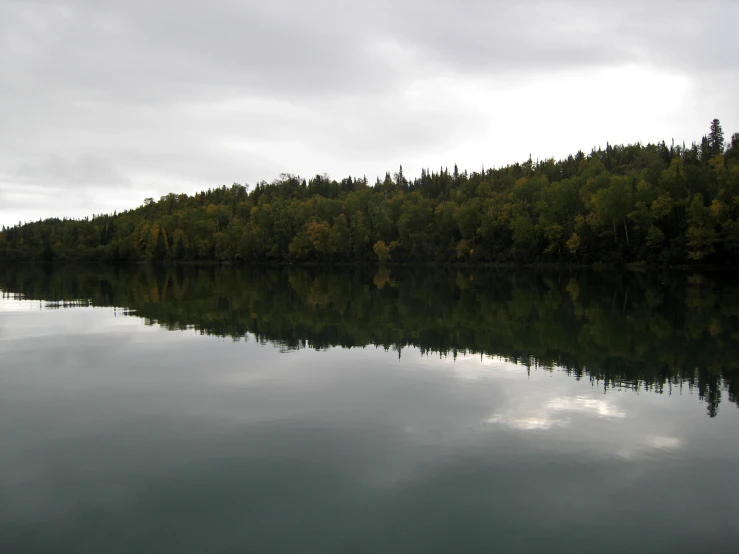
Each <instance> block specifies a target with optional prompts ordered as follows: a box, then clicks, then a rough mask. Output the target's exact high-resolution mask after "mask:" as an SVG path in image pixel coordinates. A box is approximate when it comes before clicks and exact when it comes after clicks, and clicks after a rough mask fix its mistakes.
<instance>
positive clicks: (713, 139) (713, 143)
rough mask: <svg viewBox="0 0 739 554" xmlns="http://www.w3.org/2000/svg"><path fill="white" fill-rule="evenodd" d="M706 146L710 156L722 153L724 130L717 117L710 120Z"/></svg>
mask: <svg viewBox="0 0 739 554" xmlns="http://www.w3.org/2000/svg"><path fill="white" fill-rule="evenodd" d="M708 146H709V148H710V151H711V156H719V155H721V154H723V153H724V131H723V130H722V129H721V122H720V121H719V120H718V119H714V120H713V121H711V132H710V133H709V134H708Z"/></svg>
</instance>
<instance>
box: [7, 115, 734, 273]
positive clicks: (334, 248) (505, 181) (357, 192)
mask: <svg viewBox="0 0 739 554" xmlns="http://www.w3.org/2000/svg"><path fill="white" fill-rule="evenodd" d="M738 251H739V133H735V134H734V135H733V136H732V137H731V139H730V140H729V141H728V145H727V144H726V141H725V140H724V134H723V131H722V129H721V124H720V122H719V120H717V119H716V120H713V122H711V126H710V132H709V134H708V135H706V136H704V137H703V138H702V140H701V141H700V142H699V143H693V144H692V146H690V147H686V146H685V145H684V144H683V145H675V144H674V143H673V144H671V145H669V146H668V145H667V144H666V143H664V142H662V143H659V144H647V145H642V144H632V145H628V146H612V145H610V144H608V145H607V146H606V147H605V149H603V148H600V149H597V150H595V149H594V150H593V151H592V152H591V153H590V154H589V155H585V154H584V153H583V152H582V151H581V152H578V153H577V154H575V155H574V156H572V155H570V156H568V157H567V158H566V159H564V160H560V161H555V160H554V159H548V160H543V161H533V160H531V159H529V160H528V161H526V162H525V163H516V164H514V165H508V166H505V167H502V168H499V169H485V168H482V169H481V170H480V171H479V172H477V171H475V172H472V173H468V172H467V171H464V172H460V171H459V170H458V169H457V167H456V166H455V167H454V168H453V170H452V171H449V170H448V169H447V168H440V169H439V170H422V171H421V175H420V176H419V177H415V178H412V179H411V178H408V177H407V176H406V175H405V174H404V173H403V168H402V167H401V168H400V169H399V170H398V171H397V172H396V173H394V174H393V175H390V174H389V173H388V174H386V175H385V178H384V180H380V179H377V182H376V183H375V184H374V186H371V185H370V184H369V182H368V180H367V179H366V178H352V177H347V178H345V179H342V180H340V181H336V180H333V179H331V178H329V177H328V176H327V175H323V176H321V175H317V176H315V177H313V178H311V179H308V180H307V181H306V180H305V179H302V178H300V177H297V176H294V175H287V174H283V175H281V176H280V178H279V179H277V180H275V181H274V182H272V183H266V182H260V183H258V184H256V186H254V187H250V186H243V185H240V184H237V183H234V184H233V185H232V186H230V187H226V186H224V187H221V188H216V189H211V190H208V191H205V192H201V193H197V194H195V195H193V196H188V195H185V194H179V195H177V194H168V195H166V196H163V197H162V198H160V199H159V200H158V201H155V200H154V199H151V198H148V199H146V200H145V201H144V204H143V205H142V206H141V207H139V208H137V209H134V210H130V211H125V212H122V213H116V214H112V215H97V216H93V217H92V218H85V219H83V220H73V219H47V220H44V221H38V222H34V223H26V224H22V223H19V224H18V225H16V226H14V227H10V228H6V227H3V229H2V232H0V260H6V261H12V260H43V261H52V260H63V261H138V260H151V261H156V262H166V261H197V260H203V261H228V262H237V261H240V262H334V263H335V262H351V263H362V262H377V261H379V262H380V263H386V262H391V263H392V262H437V263H454V262H463V263H485V262H536V263H539V262H553V263H558V262H565V263H595V262H603V263H615V264H622V263H634V262H649V263H659V264H686V263H716V264H726V263H730V261H731V260H732V259H733V256H734V254H736V253H737V252H738Z"/></svg>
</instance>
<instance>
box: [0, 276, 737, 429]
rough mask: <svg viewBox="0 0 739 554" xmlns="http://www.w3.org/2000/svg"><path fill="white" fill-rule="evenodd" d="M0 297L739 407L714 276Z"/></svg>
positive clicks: (227, 285) (199, 287) (112, 289)
mask: <svg viewBox="0 0 739 554" xmlns="http://www.w3.org/2000/svg"><path fill="white" fill-rule="evenodd" d="M0 290H2V291H4V292H3V296H4V297H6V298H18V299H25V300H39V301H43V302H44V307H45V308H46V309H54V308H60V309H62V308H65V307H76V306H95V307H103V306H112V307H115V308H116V314H117V316H131V317H138V318H143V319H144V321H145V322H146V323H147V324H148V325H154V324H156V325H160V326H162V327H163V328H165V329H168V330H171V331H181V330H190V331H195V332H198V333H200V334H204V335H213V336H219V337H231V338H232V339H233V340H257V341H259V342H261V343H264V344H267V343H271V344H274V345H275V346H277V347H279V348H281V349H283V350H284V351H291V350H295V349H301V348H315V349H324V348H330V347H334V346H341V347H345V348H354V347H359V348H364V347H367V346H376V347H379V348H384V349H386V350H393V351H395V355H397V356H401V355H409V354H406V353H405V352H404V349H405V348H406V347H416V348H418V349H419V350H420V351H421V352H422V353H424V354H426V355H442V356H449V357H450V358H451V357H456V356H458V355H464V354H468V355H470V354H471V355H487V356H499V357H502V358H504V359H506V360H509V361H511V362H516V363H518V364H519V365H521V370H522V371H525V370H526V368H529V371H532V370H537V371H555V370H556V371H565V372H567V373H568V374H569V375H570V376H572V377H573V378H575V379H589V380H590V382H591V383H592V384H593V386H598V387H600V388H603V390H604V392H608V391H609V390H611V389H614V388H616V389H630V390H635V391H644V390H648V391H654V392H656V393H659V394H670V393H675V394H678V393H679V392H680V391H683V392H684V393H686V394H687V393H695V394H696V397H697V398H698V399H700V400H703V401H705V403H706V407H707V412H708V415H709V416H711V417H714V416H716V415H717V413H718V410H719V404H721V401H722V399H723V400H728V405H729V407H735V406H736V405H737V404H739V332H737V330H738V329H739V325H738V324H737V322H738V321H739V287H737V286H736V284H735V283H734V281H733V279H731V278H730V276H726V275H723V273H722V272H714V273H712V274H689V273H683V272H674V271H673V272H671V271H669V270H665V271H661V270H657V271H641V272H636V271H630V272H623V271H616V272H614V271H592V270H588V269H578V270H574V271H573V270H570V269H569V268H565V269H553V268H549V269H547V270H544V271H535V270H531V269H528V268H501V269H489V268H477V269H472V268H460V269H459V270H456V269H446V268H442V269H438V270H430V271H415V270H413V269H409V268H401V267H398V268H389V267H382V266H380V267H378V268H376V269H373V270H372V271H366V269H365V268H337V269H335V270H331V271H323V268H320V267H298V268H295V267H282V268H261V267H256V266H255V267H246V268H239V269H236V268H232V267H223V266H217V265H208V266H194V267H193V266H185V265H176V266H160V265H156V264H137V265H130V264H116V265H113V264H109V265H105V266H102V267H101V266H100V265H98V264H90V265H88V264H6V265H0ZM410 355H413V353H410ZM416 355H417V354H416Z"/></svg>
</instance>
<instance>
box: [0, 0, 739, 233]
mask: <svg viewBox="0 0 739 554" xmlns="http://www.w3.org/2000/svg"><path fill="white" fill-rule="evenodd" d="M738 21H739V6H738V5H737V4H736V3H731V2H712V3H711V4H710V6H706V5H705V4H704V3H699V2H678V1H675V2H649V1H644V2H640V3H631V2H627V3H615V2H614V3H611V2H591V3H585V2H579V1H574V0H573V1H571V2H544V1H537V0H531V1H527V2H518V3H515V4H512V3H484V2H475V1H473V0H462V1H457V2H452V1H447V0H434V1H421V0H406V1H402V2H397V1H391V0H377V1H375V2H371V3H369V2H365V3H358V2H338V1H329V0H309V1H297V0H275V1H273V2H250V1H235V0H225V1H223V2H217V3H214V4H213V5H209V6H208V7H207V9H206V8H205V7H204V6H202V5H198V4H197V3H195V4H194V3H187V2H186V3H182V2H175V1H174V0H161V1H159V2H144V1H143V0H131V1H126V2H123V1H118V0H107V1H103V2H87V1H64V0H59V1H58V2H46V1H23V2H5V3H3V4H2V5H0V48H2V51H3V52H5V53H6V55H4V56H2V57H1V58H0V74H2V75H3V82H2V86H0V103H1V105H2V106H3V107H4V109H3V110H0V174H4V175H5V178H4V185H3V188H4V190H6V191H11V190H12V191H14V192H15V193H18V192H19V191H20V189H21V188H22V187H23V186H24V185H27V184H29V183H31V182H33V183H34V184H36V185H39V186H41V184H42V182H43V183H46V182H50V181H55V182H57V183H62V184H63V186H65V187H77V188H80V187H87V188H89V189H90V190H91V191H94V190H97V189H96V187H97V186H100V187H101V190H102V191H103V192H101V193H100V195H99V198H102V195H104V194H105V193H104V190H108V189H109V188H110V186H111V183H114V182H115V183H116V184H115V186H117V187H121V186H124V185H127V186H128V187H129V189H130V195H129V196H127V197H124V196H121V197H120V200H121V202H123V203H124V204H125V205H121V206H120V207H119V209H120V208H125V207H128V206H131V205H136V204H138V203H139V202H140V201H141V198H139V196H140V195H141V194H145V195H146V196H149V195H155V196H156V195H157V194H163V193H166V192H168V191H170V190H174V191H177V192H179V191H187V192H193V191H195V190H197V189H200V188H203V187H207V186H214V185H220V184H223V183H230V182H232V181H244V180H246V181H250V182H253V181H256V180H260V179H270V178H272V177H273V176H275V175H276V174H278V173H279V172H281V171H290V172H293V173H300V174H303V175H309V174H313V173H319V172H320V173H323V172H324V171H326V172H329V173H331V174H333V175H337V176H338V175H341V174H347V173H352V174H355V175H356V174H365V173H367V174H368V176H369V177H370V178H372V177H373V176H374V175H375V174H382V173H384V171H385V170H386V169H393V168H395V167H396V166H397V164H398V163H401V162H402V163H404V164H405V165H406V166H408V167H409V168H410V169H413V168H416V169H417V168H419V167H421V166H437V165H442V164H443V165H450V164H453V163H455V162H460V164H462V165H465V164H466V165H469V166H471V167H477V166H478V165H479V163H481V162H484V163H486V165H500V164H502V163H507V162H512V161H515V160H516V159H518V157H522V156H525V155H528V153H529V152H533V153H534V154H535V155H539V156H548V155H565V154H566V153H567V152H570V151H573V150H576V149H578V148H589V147H590V146H592V141H593V140H596V141H602V142H603V143H604V142H605V140H611V141H612V142H613V141H614V140H616V138H619V139H620V137H622V136H624V137H625V140H631V141H636V140H659V139H661V138H666V139H668V140H669V138H671V137H672V136H674V137H675V138H677V139H678V140H680V139H683V138H684V139H687V140H692V139H694V138H698V137H699V136H700V135H701V134H702V133H704V132H705V127H706V126H707V122H708V121H710V119H712V118H713V117H721V119H722V121H724V123H725V128H726V130H727V132H732V131H733V130H734V129H735V128H739V109H737V107H736V103H735V101H734V99H735V97H736V93H737V90H739V88H738V87H739V79H738V78H737V77H736V75H737V71H736V70H737V65H739V58H737V56H735V54H734V53H735V52H736V51H737V47H738V46H739V39H738V38H737V35H736V33H735V32H734V29H735V27H736V24H737V22H738ZM628 68H639V69H640V70H641V71H642V73H639V74H638V75H645V74H646V75H652V74H653V75H655V77H654V80H653V81H650V82H649V83H646V84H645V83H644V82H640V81H639V80H638V79H636V78H635V77H634V76H633V75H634V74H633V73H632V74H630V73H628V72H627V71H625V69H628ZM609 72H611V73H609ZM604 75H611V79H610V80H603V76H604ZM616 76H617V77H618V78H621V76H623V80H622V82H617V81H615V79H617V77H616ZM599 79H600V81H599ZM629 79H636V80H634V81H633V82H630V81H629ZM583 80H585V82H587V83H588V84H589V86H588V87H587V90H585V89H586V87H584V86H582V85H581V84H576V83H580V82H581V81H583ZM568 83H569V85H568ZM615 85H620V86H622V88H623V90H624V94H622V95H621V96H622V97H624V98H626V97H627V96H628V95H627V94H626V93H628V92H630V91H641V92H639V94H642V93H644V94H646V95H647V96H648V95H649V94H651V96H649V98H648V99H647V100H644V101H640V100H639V98H638V94H632V95H631V96H628V98H626V100H624V101H623V102H617V101H615V100H613V99H612V98H610V97H609V98H610V99H609V100H608V101H609V102H610V104H609V105H607V106H606V105H603V104H601V105H600V106H599V105H598V104H597V103H595V101H592V102H590V104H589V105H588V106H584V104H586V103H587V102H588V101H590V99H591V98H593V97H597V96H598V95H600V96H604V95H606V94H607V93H608V92H609V91H611V90H613V89H614V86H615ZM677 85H679V87H677ZM526 87H528V88H526ZM676 87H677V88H676ZM531 90H535V91H537V93H536V94H535V93H532V92H531ZM523 93H525V94H523ZM615 94H616V93H614V94H612V95H611V97H613V96H614V95H615ZM578 95H579V96H578ZM660 97H662V98H664V99H665V100H667V101H668V102H667V103H669V104H670V106H671V107H670V109H669V110H667V109H666V108H664V104H665V102H662V101H660ZM521 98H526V101H525V102H524V101H523V100H521ZM588 110H590V111H591V114H590V115H588V113H587V112H588ZM593 110H596V111H597V112H598V115H599V118H594V117H593V113H592V111H593ZM660 110H662V111H660ZM666 110H667V111H666ZM511 113H516V114H517V115H518V117H517V118H516V119H515V122H514V119H513V118H511V116H510V114H511ZM560 113H567V114H568V117H567V124H566V125H563V124H562V121H561V117H563V116H559V115H557V114H560ZM542 114H543V115H544V117H542ZM547 114H551V116H549V115H547ZM596 122H597V124H598V127H597V128H595V127H594V125H596ZM619 124H620V125H622V126H623V129H620V128H619V129H617V128H616V126H617V125H619ZM512 125H517V126H519V127H520V128H521V129H526V130H527V133H528V137H530V138H526V136H524V135H523V134H520V135H516V133H517V132H520V129H515V128H511V126H512ZM565 127H566V128H565ZM555 128H556V129H561V132H560V131H558V134H557V137H558V138H557V140H556V141H552V140H551V139H547V140H546V141H545V140H544V139H542V142H541V143H539V142H536V138H537V137H548V136H549V135H551V134H552V130H553V129H555ZM637 129H638V132H637ZM629 130H631V132H629ZM537 149H538V150H537ZM54 160H56V161H54ZM94 160H97V161H94ZM6 196H7V195H6ZM14 197H15V198H18V194H15V196H14ZM90 201H91V205H98V204H96V201H95V195H94V193H93V194H92V196H91V200H90ZM102 204H103V203H102V202H101V203H100V204H99V205H102ZM8 205H9V204H6V202H3V206H2V207H0V220H2V221H6V220H7V221H17V217H18V215H19V214H20V212H18V211H17V207H16V208H13V210H15V211H14V212H13V213H9V208H8ZM106 205H107V204H106ZM47 206H48V207H49V208H52V207H53V206H52V205H51V204H48V203H47ZM29 209H30V206H29ZM34 209H40V207H39V206H34ZM26 211H27V210H26ZM21 215H22V214H21ZM72 215H83V214H81V213H77V212H75V213H74V214H72Z"/></svg>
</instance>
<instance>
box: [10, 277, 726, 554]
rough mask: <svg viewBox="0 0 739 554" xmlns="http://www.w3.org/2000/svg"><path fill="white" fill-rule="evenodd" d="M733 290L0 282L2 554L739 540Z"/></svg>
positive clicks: (511, 284)
mask: <svg viewBox="0 0 739 554" xmlns="http://www.w3.org/2000/svg"><path fill="white" fill-rule="evenodd" d="M736 283H737V280H736V279H735V276H733V275H724V274H720V273H705V274H695V273H670V272H658V271H650V272H643V273H639V272H619V271H612V270H609V271H603V272H596V271H586V270H577V271H567V270H542V271H534V270H526V269H496V270H467V269H461V270H456V269H454V270H452V269H448V270H435V269H429V268H415V269H395V268H389V269H388V268H361V269H336V270H329V269H316V268H283V269H259V268H228V267H218V266H208V267H174V268H156V267H151V266H143V265H142V266H66V267H58V266H43V265H25V266H12V265H11V266H7V265H6V266H0V291H2V294H1V297H0V359H1V360H2V362H1V363H0V551H1V552H8V553H14V554H20V553H36V552H39V553H40V552H45V553H46V552H54V553H57V554H66V553H75V554H78V553H95V554H99V553H126V554H129V553H138V554H140V553H161V552H173V553H174V552H176V553H178V554H182V553H198V554H200V553H211V552H212V553H237V552H249V553H309V552H316V553H347V552H351V553H383V554H388V553H414V552H423V553H434V552H455V553H457V552H537V553H538V552H548V553H552V552H563V553H580V552H583V553H585V552H588V553H589V552H600V553H623V552H655V553H657V552H706V551H714V552H733V551H736V549H737V548H738V547H737V545H738V544H739V526H737V525H736V521H737V518H738V517H739V472H738V470H737V468H739V410H737V402H739V395H738V392H739V285H737V284H736Z"/></svg>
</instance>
